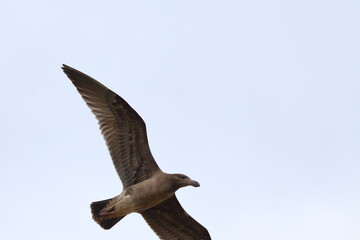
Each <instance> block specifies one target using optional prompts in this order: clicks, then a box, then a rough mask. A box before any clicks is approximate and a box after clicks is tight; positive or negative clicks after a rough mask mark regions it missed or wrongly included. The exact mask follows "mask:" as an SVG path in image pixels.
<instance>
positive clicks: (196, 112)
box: [0, 0, 360, 240]
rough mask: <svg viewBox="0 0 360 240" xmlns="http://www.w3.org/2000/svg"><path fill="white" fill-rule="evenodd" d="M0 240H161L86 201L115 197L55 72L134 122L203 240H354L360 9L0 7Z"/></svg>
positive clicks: (147, 4) (92, 131)
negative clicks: (87, 86) (207, 237)
mask: <svg viewBox="0 0 360 240" xmlns="http://www.w3.org/2000/svg"><path fill="white" fill-rule="evenodd" d="M0 29H1V30H0V31H1V38H0V50H1V52H0V72H1V80H0V81H1V86H2V87H1V90H2V91H1V94H0V104H1V124H0V132H1V136H2V137H1V138H0V148H1V150H0V189H1V198H0V210H1V218H0V226H1V228H0V236H1V238H2V239H37V240H42V239H55V240H56V239H88V240H92V239H109V240H110V239H154V240H155V239H158V238H157V237H156V235H155V234H154V233H153V232H152V230H151V229H150V227H149V226H148V225H147V224H146V223H145V221H144V220H143V219H142V217H141V216H140V215H138V214H131V215H129V216H127V217H126V218H124V219H123V220H121V222H119V223H118V224H117V225H116V226H115V227H114V228H113V229H111V230H110V231H105V230H103V229H101V228H100V227H99V226H98V225H97V224H96V223H95V222H94V221H93V220H92V219H91V214H90V208H89V204H90V203H91V202H92V201H98V200H103V199H107V198H110V197H113V196H115V195H117V194H119V193H120V192H121V189H122V185H121V182H120V181H119V179H118V177H117V175H116V172H115V169H114V168H113V165H112V162H111V159H110V156H109V154H108V151H107V148H106V146H105V142H104V141H103V139H102V136H101V134H100V131H99V129H98V126H97V121H96V120H95V118H94V116H93V115H92V113H91V112H90V110H89V109H88V107H87V106H86V105H85V103H84V101H83V100H82V99H81V97H80V95H79V94H78V93H77V91H76V90H75V87H74V86H73V85H72V84H71V82H70V81H69V80H68V79H67V77H66V76H65V74H64V73H63V72H62V70H61V69H60V67H61V64H63V63H65V64H67V65H70V66H72V67H74V68H77V69H79V70H80V71H83V72H85V73H86V74H88V75H90V76H92V77H94V78H96V79H97V80H99V81H100V82H102V83H103V84H105V85H106V86H108V87H109V88H110V89H112V90H113V91H115V92H116V93H118V94H119V95H120V96H122V97H123V98H124V99H126V100H127V101H128V102H129V104H130V105H131V106H132V107H133V108H134V109H136V111H137V112H138V113H139V114H140V115H141V116H142V117H143V119H144V120H145V122H146V124H147V128H148V137H149V141H150V147H151V150H152V153H153V155H154V157H155V159H156V160H157V162H158V164H159V165H160V167H161V168H162V169H163V170H164V171H166V172H170V173H173V172H181V173H185V174H187V175H189V176H190V177H192V178H193V179H196V180H198V181H199V182H200V183H201V187H200V188H190V187H189V188H184V189H181V190H179V191H178V193H177V196H178V198H179V199H180V202H181V203H182V205H183V207H184V208H185V209H186V210H187V212H188V213H189V214H190V215H192V216H193V217H194V218H195V219H196V220H198V221H199V222H200V223H201V224H203V225H204V226H205V227H206V228H207V229H208V230H209V232H210V234H211V236H212V238H213V239H239V240H241V239H246V240H289V239H291V240H303V239H309V240H313V239H314V240H315V239H316V240H318V239H327V240H340V239H341V240H355V239H360V230H359V225H360V174H359V173H360V94H359V93H360V67H359V64H360V44H359V43H360V2H359V1H356V0H353V1H351V0H328V1H325V0H323V1H320V0H302V1H279V0H274V1H266V0H262V1H256V0H255V1H254V0H251V1H250V0H240V1H235V0H234V1H230V0H223V1H211V0H206V1H205V0H197V1H194V0H191V1H190V0H182V1H178V0H174V1H165V0H161V1H160V0H156V1H154V0H151V1H149V0H146V1H145V0H144V1H94V0H92V1H68V0H66V1H36V0H35V1H16V0H11V1H9V0H3V1H1V6H0Z"/></svg>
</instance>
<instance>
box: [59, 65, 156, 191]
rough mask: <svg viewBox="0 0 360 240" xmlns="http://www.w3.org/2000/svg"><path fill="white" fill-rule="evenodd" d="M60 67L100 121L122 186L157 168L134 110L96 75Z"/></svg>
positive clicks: (133, 182)
mask: <svg viewBox="0 0 360 240" xmlns="http://www.w3.org/2000/svg"><path fill="white" fill-rule="evenodd" d="M62 69H63V70H64V72H65V74H66V75H67V76H68V78H69V79H70V80H71V81H72V83H73V84H74V85H75V87H76V89H77V90H78V92H79V93H80V95H81V96H82V98H83V99H84V100H85V102H86V104H87V105H88V106H89V107H90V109H91V111H92V112H93V113H94V114H95V116H96V118H97V120H98V121H99V125H100V130H101V133H102V135H103V136H104V139H105V141H106V145H107V147H108V149H109V152H110V155H111V158H112V161H113V163H114V165H115V168H116V171H117V173H118V175H119V177H120V179H121V181H122V183H123V186H124V187H128V186H131V185H133V184H136V183H138V182H141V181H143V180H145V179H147V178H149V177H151V176H152V175H153V174H154V173H155V172H157V171H159V170H160V168H159V167H158V165H157V164H156V162H155V160H154V158H153V156H152V155H151V152H150V148H149V144H148V140H147V135H146V127H145V123H144V121H143V120H142V118H141V117H140V116H139V115H138V114H137V113H136V112H135V110H134V109H132V108H131V107H130V105H129V104H128V103H127V102H126V101H125V100H124V99H122V98H121V97H120V96H118V95H117V94H116V93H114V92H113V91H111V90H110V89H108V88H107V87H106V86H104V85H103V84H101V83H99V82H98V81H96V80H95V79H93V78H91V77H89V76H87V75H86V74H84V73H82V72H80V71H78V70H76V69H74V68H71V67H69V66H66V65H63V67H62Z"/></svg>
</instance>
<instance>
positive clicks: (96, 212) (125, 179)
mask: <svg viewBox="0 0 360 240" xmlns="http://www.w3.org/2000/svg"><path fill="white" fill-rule="evenodd" d="M63 70H64V72H65V74H66V75H67V76H68V77H69V79H70V80H71V81H72V82H73V84H74V85H75V87H76V88H77V90H78V91H79V93H80V95H81V96H82V97H83V99H84V100H85V102H86V103H87V105H88V106H89V107H90V109H91V111H92V112H93V113H94V114H95V116H96V118H97V119H98V121H99V125H100V130H101V133H102V134H103V136H104V139H105V141H106V144H107V146H108V149H109V152H110V155H111V158H112V160H113V163H114V166H115V169H116V171H117V173H118V175H119V177H120V179H121V181H122V183H123V191H122V192H121V193H120V194H119V195H117V196H116V197H114V198H111V199H107V200H102V201H97V202H93V203H91V206H90V207H91V212H92V215H93V219H94V220H95V221H96V222H97V223H98V224H99V225H100V226H101V227H102V228H104V229H110V228H112V227H113V226H114V225H115V224H116V223H117V222H118V221H120V220H121V219H122V218H123V217H125V216H126V215H128V214H130V213H134V212H135V213H139V214H141V215H142V216H143V217H144V219H145V220H146V222H147V223H148V224H149V225H150V227H151V228H152V229H153V230H154V232H155V233H156V234H157V235H158V236H159V237H160V239H164V240H200V239H202V240H210V239H211V238H210V235H209V233H208V231H207V230H206V228H204V227H203V226H202V225H200V224H199V223H198V222H197V221H195V220H194V219H193V218H192V217H191V216H190V215H189V214H187V213H186V212H185V210H184V209H183V208H182V207H181V205H180V203H179V202H178V200H177V198H176V196H175V192H176V191H177V190H178V189H179V188H182V187H186V186H194V187H199V186H200V184H199V183H198V182H196V181H194V180H192V179H190V178H189V177H187V176H186V175H184V174H168V173H164V172H163V171H161V169H160V168H159V167H158V165H157V163H156V162H155V160H154V158H153V157H152V154H151V152H150V148H149V145H148V140H147V134H146V127H145V123H144V121H143V120H142V118H141V117H140V116H139V115H138V114H137V113H136V111H135V110H134V109H132V108H131V106H130V105H129V104H128V103H127V102H126V101H125V100H124V99H122V98H121V97H120V96H118V95H117V94H116V93H114V92H113V91H111V90H110V89H108V88H107V87H105V86H104V85H102V84H101V83H99V82H98V81H96V80H95V79H93V78H91V77H89V76H87V75H86V74H84V73H82V72H80V71H78V70H76V69H74V68H71V67H69V66H66V65H64V66H63Z"/></svg>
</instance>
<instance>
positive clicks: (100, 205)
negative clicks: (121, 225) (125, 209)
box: [90, 198, 125, 230]
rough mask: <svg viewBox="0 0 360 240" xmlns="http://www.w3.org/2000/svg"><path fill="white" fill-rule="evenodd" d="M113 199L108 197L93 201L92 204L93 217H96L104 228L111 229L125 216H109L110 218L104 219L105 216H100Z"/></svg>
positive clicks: (95, 219)
mask: <svg viewBox="0 0 360 240" xmlns="http://www.w3.org/2000/svg"><path fill="white" fill-rule="evenodd" d="M111 200H113V198H110V199H106V200H102V201H98V202H93V203H91V205H90V208H91V214H92V217H93V219H94V221H95V222H97V223H98V224H99V225H100V226H101V227H102V228H104V229H106V230H107V229H110V228H112V227H113V226H114V225H115V224H116V223H118V222H119V221H120V220H121V219H122V218H123V217H125V216H121V217H117V218H108V219H104V218H103V217H101V216H100V212H101V210H103V209H104V208H106V207H107V205H108V203H109V202H110V201H111Z"/></svg>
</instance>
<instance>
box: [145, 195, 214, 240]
mask: <svg viewBox="0 0 360 240" xmlns="http://www.w3.org/2000/svg"><path fill="white" fill-rule="evenodd" d="M141 215H142V216H143V217H144V219H145V220H146V222H147V223H148V224H149V226H150V227H151V228H152V230H153V231H154V232H155V233H156V234H157V235H158V236H159V237H160V239H163V240H184V239H186V240H210V239H211V237H210V234H209V232H208V231H207V230H206V228H205V227H203V226H202V225H201V224H200V223H198V222H197V221H196V220H195V219H193V218H192V217H191V216H190V215H189V214H187V212H185V210H184V209H183V208H182V207H181V205H180V203H179V201H178V200H177V198H176V196H175V194H174V195H173V196H172V197H170V198H169V199H167V200H165V201H164V202H162V203H160V204H159V205H157V206H155V207H153V208H150V209H148V210H146V211H143V212H141Z"/></svg>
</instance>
